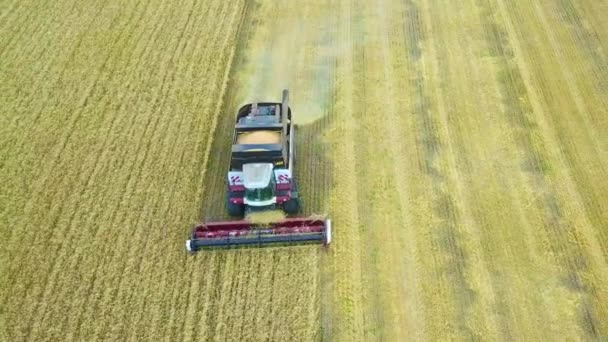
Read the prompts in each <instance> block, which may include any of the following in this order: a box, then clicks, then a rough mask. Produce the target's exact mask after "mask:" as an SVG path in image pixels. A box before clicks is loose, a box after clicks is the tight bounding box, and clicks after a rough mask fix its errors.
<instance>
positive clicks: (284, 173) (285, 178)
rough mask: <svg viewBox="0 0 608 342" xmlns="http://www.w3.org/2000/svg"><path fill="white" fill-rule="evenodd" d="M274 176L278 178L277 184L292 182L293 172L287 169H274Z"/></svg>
mask: <svg viewBox="0 0 608 342" xmlns="http://www.w3.org/2000/svg"><path fill="white" fill-rule="evenodd" d="M274 177H275V179H276V180H277V184H288V183H291V172H290V171H289V170H287V169H278V170H274Z"/></svg>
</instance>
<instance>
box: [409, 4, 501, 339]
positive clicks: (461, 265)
mask: <svg viewBox="0 0 608 342" xmlns="http://www.w3.org/2000/svg"><path fill="white" fill-rule="evenodd" d="M460 11H461V8H460V7H458V4H452V6H442V5H437V7H435V6H433V5H429V4H425V5H423V6H421V12H422V13H423V16H424V19H423V24H424V25H425V26H426V27H428V31H429V34H428V36H425V39H426V40H428V42H424V41H423V42H422V44H423V52H424V51H426V49H428V59H429V62H428V63H429V64H428V69H426V68H427V67H426V66H424V67H425V69H426V73H427V75H428V77H429V79H428V81H429V83H430V84H431V87H432V88H429V89H426V87H425V85H426V82H423V81H422V80H423V79H424V76H421V75H420V74H418V75H417V76H415V78H414V80H415V81H414V84H413V85H414V89H415V98H416V99H417V102H418V103H417V106H418V108H416V110H415V111H414V113H415V115H416V117H417V119H416V122H417V124H416V126H417V127H418V128H417V129H416V130H419V131H420V132H421V133H419V134H420V135H419V138H418V140H419V142H420V144H421V145H422V146H421V151H422V156H421V158H422V165H421V166H422V168H421V171H422V172H423V173H424V174H425V175H426V179H427V180H426V181H427V182H428V183H427V184H428V187H429V188H430V191H429V192H430V194H428V195H427V198H428V200H430V202H429V203H428V204H427V206H428V210H430V213H431V215H432V216H431V217H432V218H433V220H432V221H431V222H433V223H431V225H429V226H428V227H427V229H429V228H430V229H431V230H430V231H429V232H428V233H427V234H430V235H429V236H428V238H427V239H430V240H429V241H428V242H427V243H430V244H431V246H430V250H432V251H435V252H436V253H438V254H439V255H438V256H436V258H437V259H435V260H436V261H435V263H436V264H435V265H431V267H432V269H436V272H437V274H436V277H438V278H439V279H437V280H436V281H439V283H438V284H437V285H436V287H438V288H437V291H438V293H437V294H430V295H431V297H430V300H432V301H433V302H435V301H437V300H438V299H439V298H442V297H447V298H450V301H448V302H446V305H449V303H450V302H451V303H453V304H454V306H453V307H449V306H448V307H445V308H443V310H442V309H439V308H435V309H434V310H433V313H434V314H435V316H434V317H433V318H434V319H433V320H431V318H430V317H429V324H428V325H427V329H428V331H427V333H428V334H430V335H431V336H437V335H436V334H437V333H438V332H439V331H441V330H438V329H441V328H440V327H441V326H442V325H444V324H448V326H449V327H450V328H449V330H450V331H451V333H448V332H447V331H446V332H444V333H446V334H448V335H442V336H444V337H448V336H466V338H470V339H475V338H476V336H477V332H476V331H475V329H474V327H473V324H474V322H475V320H474V319H473V317H472V315H473V310H474V308H475V306H476V305H479V304H478V300H479V292H478V291H479V288H477V287H475V285H474V284H472V283H471V279H469V277H468V274H470V273H471V272H473V269H472V267H473V266H479V267H482V270H480V272H482V274H485V273H486V271H485V270H483V262H482V263H481V264H473V263H476V262H477V261H474V260H475V259H476V258H473V259H472V258H471V252H470V251H469V250H468V249H466V245H467V242H468V236H469V235H473V234H472V232H474V231H476V230H478V229H479V228H478V227H476V222H475V219H474V217H471V216H472V215H473V214H472V213H469V212H468V209H467V207H468V204H467V200H466V197H464V189H463V187H464V185H463V184H462V177H463V175H462V173H461V171H459V165H460V163H464V164H465V165H466V163H467V161H466V160H464V161H463V159H462V158H463V157H464V156H465V154H464V152H462V147H463V145H462V141H461V140H462V139H464V137H465V136H466V135H463V133H462V132H461V131H460V130H459V124H460V122H459V121H460V120H462V118H460V117H459V114H460V113H458V112H459V111H461V110H462V107H463V104H462V103H459V102H456V101H455V99H456V98H460V97H461V96H462V95H461V94H453V93H452V92H454V91H456V92H460V91H462V90H461V89H460V88H459V86H458V85H457V86H456V87H457V90H454V89H452V88H450V87H451V86H453V85H455V84H457V83H456V80H457V79H458V78H457V76H454V75H453V74H452V73H451V70H453V69H452V66H451V64H452V63H455V64H458V63H460V62H461V61H460V60H458V59H462V58H463V57H461V56H463V55H462V53H466V51H458V53H456V52H450V51H448V50H447V49H448V46H450V43H451V42H452V41H453V34H455V32H456V31H454V30H452V31H450V29H447V27H448V26H450V25H449V24H448V23H451V25H454V24H453V23H454V22H461V20H462V19H461V18H459V17H458V16H460ZM448 12H449V13H450V15H447V14H446V13H448ZM444 24H445V25H444ZM444 27H446V28H444ZM413 52H416V50H413ZM424 53H425V52H424ZM425 54H426V53H425ZM412 57H415V54H414V55H412ZM426 59H427V57H425V58H424V59H423V60H426ZM423 65H426V62H425V63H424V64H423ZM414 67H415V66H414ZM415 68H416V67H415ZM414 70H416V69H414ZM417 72H418V73H420V71H417ZM425 76H426V75H425ZM459 76H460V75H459ZM463 80H464V81H466V80H467V78H466V77H465V79H463ZM433 88H434V89H433ZM427 92H428V95H427ZM432 104H435V105H434V106H433V105H432ZM456 156H458V157H459V159H458V160H457V159H456ZM427 220H428V219H427ZM429 223H430V222H429ZM429 223H426V224H427V225H428V224H429ZM473 241H474V240H473ZM485 277H486V279H487V275H486V276H485ZM491 291H492V292H494V290H491ZM427 300H428V299H427ZM434 305H437V304H436V303H434ZM442 312H445V314H443V317H445V319H446V320H447V321H446V322H441V321H440V320H439V318H440V317H442V314H441V313H442ZM437 314H439V316H436V315H437ZM429 316H430V315H429ZM482 324H483V323H482ZM481 327H483V326H481Z"/></svg>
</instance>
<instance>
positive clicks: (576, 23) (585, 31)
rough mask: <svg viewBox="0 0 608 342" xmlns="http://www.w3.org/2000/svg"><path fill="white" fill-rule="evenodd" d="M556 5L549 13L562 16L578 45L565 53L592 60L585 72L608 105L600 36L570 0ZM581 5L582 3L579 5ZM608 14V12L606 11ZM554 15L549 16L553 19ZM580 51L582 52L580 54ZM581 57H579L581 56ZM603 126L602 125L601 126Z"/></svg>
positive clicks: (606, 70) (607, 80)
mask: <svg viewBox="0 0 608 342" xmlns="http://www.w3.org/2000/svg"><path fill="white" fill-rule="evenodd" d="M553 5H554V6H552V7H550V8H549V13H551V14H553V13H557V14H559V16H560V19H561V21H560V23H561V22H563V23H565V24H566V25H563V27H565V28H566V29H567V32H568V33H569V34H570V38H572V42H571V44H572V45H574V46H576V47H577V49H564V53H565V54H570V55H577V56H580V57H583V58H585V60H588V61H590V62H591V63H589V64H591V68H590V72H585V74H587V75H589V76H590V77H591V79H593V80H595V82H596V83H595V85H596V88H595V90H596V91H597V95H599V96H600V97H601V98H602V99H603V104H604V106H606V105H608V103H606V102H607V101H608V96H606V92H605V89H608V58H607V56H606V52H604V51H603V50H602V46H601V43H602V41H601V40H600V37H599V36H598V35H597V33H596V32H593V31H591V30H592V27H591V26H590V25H589V23H588V22H587V21H586V20H584V19H583V17H582V16H581V14H580V13H579V10H577V8H576V5H575V4H574V3H573V2H572V1H570V0H559V1H556V2H555V3H554V4H553ZM579 6H581V5H579ZM606 14H608V13H606ZM552 17H553V16H549V19H551V18H552ZM579 51H580V52H582V54H580V55H579ZM580 57H579V58H580ZM587 113H588V114H591V116H592V118H593V119H594V120H593V121H594V122H597V121H599V122H600V123H603V124H604V127H606V124H608V122H607V121H605V120H604V121H603V122H602V121H600V120H599V119H601V118H598V117H593V112H592V111H591V112H587ZM600 127H601V126H600Z"/></svg>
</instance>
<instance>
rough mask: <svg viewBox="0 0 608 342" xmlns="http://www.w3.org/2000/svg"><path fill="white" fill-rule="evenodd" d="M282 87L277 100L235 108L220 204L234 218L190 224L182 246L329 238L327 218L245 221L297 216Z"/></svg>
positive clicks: (290, 130)
mask: <svg viewBox="0 0 608 342" xmlns="http://www.w3.org/2000/svg"><path fill="white" fill-rule="evenodd" d="M288 100H289V93H288V91H287V90H283V101H282V103H274V102H264V103H252V104H247V105H244V106H243V107H241V109H240V110H239V111H238V114H237V118H236V126H235V129H234V136H233V139H232V155H231V158H230V170H229V171H228V193H227V196H226V206H227V209H228V213H229V214H230V215H231V216H236V217H239V218H241V219H240V220H237V221H223V222H207V223H203V224H199V225H197V226H195V227H194V228H193V230H192V237H191V238H190V240H187V241H186V249H187V250H188V251H190V252H196V251H198V250H200V249H203V248H210V247H230V246H239V245H257V246H265V245H273V244H295V243H323V244H324V245H326V246H327V245H329V243H330V242H331V220H330V219H329V218H318V217H309V218H299V217H292V218H285V219H282V220H279V221H277V222H271V223H267V224H259V223H253V222H251V221H249V220H247V219H242V218H243V216H245V217H247V216H248V215H249V214H251V213H255V212H262V211H271V210H279V209H280V210H282V211H283V212H285V214H287V215H294V214H297V213H298V212H299V210H300V199H299V194H298V189H297V186H296V181H295V179H294V177H293V176H294V165H295V157H294V156H295V126H294V124H293V122H292V120H291V109H290V108H289V105H288Z"/></svg>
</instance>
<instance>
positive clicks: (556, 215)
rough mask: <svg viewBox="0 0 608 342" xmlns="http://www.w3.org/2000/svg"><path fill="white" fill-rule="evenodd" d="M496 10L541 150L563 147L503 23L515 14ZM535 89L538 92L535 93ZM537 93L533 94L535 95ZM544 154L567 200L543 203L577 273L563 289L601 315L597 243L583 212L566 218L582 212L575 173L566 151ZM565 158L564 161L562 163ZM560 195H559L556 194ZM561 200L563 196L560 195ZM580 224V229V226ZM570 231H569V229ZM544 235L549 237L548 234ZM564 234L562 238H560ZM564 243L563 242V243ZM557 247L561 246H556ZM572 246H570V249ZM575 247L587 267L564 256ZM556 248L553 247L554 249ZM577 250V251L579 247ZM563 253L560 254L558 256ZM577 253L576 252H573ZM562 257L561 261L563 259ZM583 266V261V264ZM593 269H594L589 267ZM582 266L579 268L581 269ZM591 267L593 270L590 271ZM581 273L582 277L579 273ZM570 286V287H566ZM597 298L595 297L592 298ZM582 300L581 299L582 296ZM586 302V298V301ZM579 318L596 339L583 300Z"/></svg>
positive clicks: (513, 38) (518, 43)
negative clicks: (592, 302) (579, 294)
mask: <svg viewBox="0 0 608 342" xmlns="http://www.w3.org/2000/svg"><path fill="white" fill-rule="evenodd" d="M498 8H499V9H500V12H501V15H502V16H503V18H505V19H506V25H505V28H506V30H507V32H508V35H509V38H510V40H511V41H512V44H513V49H514V54H515V57H516V58H515V60H516V62H517V65H518V67H519V69H520V70H521V73H522V78H523V81H524V83H525V84H526V87H527V89H528V97H529V99H530V103H531V105H532V108H533V110H534V113H535V114H536V120H537V122H538V124H539V127H540V128H541V130H540V131H541V132H542V133H543V139H545V141H546V142H547V144H546V145H545V146H547V147H549V146H567V145H564V144H563V143H558V141H560V133H559V132H558V131H555V129H557V128H558V127H559V126H558V127H555V126H554V125H555V123H554V122H553V123H549V122H551V121H552V118H550V117H548V116H547V114H545V108H548V109H549V110H550V109H551V106H548V105H547V104H545V103H543V102H542V100H541V99H539V96H543V100H544V98H546V96H547V94H546V93H545V92H543V91H542V90H546V91H550V89H551V87H549V86H548V85H546V83H542V82H543V81H544V80H543V79H542V76H541V79H540V80H538V79H535V78H534V77H535V76H536V77H538V76H537V75H535V74H534V73H533V70H530V67H531V66H532V67H535V68H539V65H538V64H536V63H539V62H538V61H535V60H534V59H530V60H531V61H532V63H530V64H528V63H526V60H528V59H524V58H522V54H524V53H526V52H528V53H531V52H530V51H526V50H522V49H523V48H524V47H527V46H526V45H525V44H529V43H528V42H526V40H525V38H522V39H521V40H520V39H517V38H518V37H517V32H516V31H515V29H514V28H513V26H511V25H509V21H508V20H507V19H510V18H509V16H508V14H507V13H512V14H513V15H517V10H516V9H513V8H509V9H508V11H507V8H506V6H505V5H504V4H503V3H502V2H500V1H499V2H498ZM522 17H523V18H525V15H524V16H522ZM535 82H541V83H535ZM537 84H540V85H542V86H536V85H537ZM537 89H538V90H537ZM535 90H537V91H539V92H538V93H537V91H535ZM547 120H549V122H547ZM546 151H547V153H549V154H550V155H551V157H552V158H553V160H555V162H556V165H557V167H555V168H552V169H551V171H552V172H555V173H556V174H555V176H553V177H556V178H557V179H558V182H555V181H553V182H552V183H553V184H554V186H555V187H556V188H558V189H560V190H561V191H563V192H564V194H568V197H567V199H566V200H561V204H560V199H559V198H558V199H551V198H549V199H550V200H549V201H548V202H547V203H546V206H548V210H550V211H549V213H548V216H547V220H548V221H547V223H546V224H547V225H548V226H549V227H552V226H555V227H557V228H558V229H557V233H560V234H562V235H561V236H563V242H562V241H557V242H556V244H557V246H558V247H557V248H559V250H560V251H562V252H560V254H561V255H564V257H565V258H571V259H570V260H565V261H563V260H562V261H563V262H565V263H566V265H569V267H571V268H574V269H576V271H577V272H579V274H578V275H577V274H576V273H570V274H571V276H568V277H567V278H566V279H565V284H564V285H565V286H567V287H569V288H570V287H571V286H573V287H571V288H570V290H572V291H574V292H579V291H585V290H589V291H591V292H590V293H591V294H592V295H593V297H592V298H595V304H596V305H595V308H596V310H601V311H604V310H605V309H604V308H601V307H598V306H597V304H599V303H601V297H599V296H601V291H602V290H601V285H600V287H599V289H598V290H599V291H597V290H594V289H593V287H587V286H591V283H590V282H594V281H597V282H596V283H595V285H594V287H595V286H598V284H602V283H603V282H602V281H601V280H599V279H598V280H596V279H597V278H598V277H599V278H600V279H601V278H603V277H605V276H606V274H605V271H602V270H605V269H606V267H605V261H604V260H603V259H602V256H601V255H602V253H601V252H600V253H599V255H598V252H597V250H598V248H599V246H598V244H597V241H596V239H595V238H594V237H592V236H590V235H589V232H588V231H587V229H586V228H583V227H593V226H592V225H591V224H590V222H589V221H588V219H587V218H586V214H585V212H584V211H583V212H582V215H581V216H580V217H578V218H577V217H573V216H572V214H566V213H571V212H572V211H571V210H572V206H576V207H579V206H583V208H584V204H583V203H582V202H581V198H580V197H579V196H580V193H579V191H580V190H579V189H577V188H576V187H577V185H576V183H575V182H573V179H572V176H571V175H570V172H571V170H572V171H575V172H576V169H573V167H574V166H573V165H572V164H570V163H569V160H571V159H570V157H569V155H568V150H567V149H563V148H561V149H559V150H557V151H556V150H550V149H547V150H546ZM565 158H567V159H565ZM560 195H561V194H560ZM562 196H563V195H562ZM561 205H563V210H562V209H560V206H561ZM577 221H579V222H580V223H574V224H575V226H573V225H572V224H573V222H577ZM581 224H582V226H581ZM569 227H570V228H569ZM552 231H555V230H554V229H552ZM548 234H552V233H551V232H550V233H548ZM564 234H566V235H564ZM573 236H574V237H575V239H576V240H574V241H573V240H572V238H573ZM566 241H567V242H566ZM564 242H566V244H564ZM560 244H561V245H562V246H560ZM573 244H574V245H573ZM577 244H580V246H585V247H586V248H585V252H584V254H586V255H587V256H588V259H587V260H588V261H590V263H589V264H587V263H584V264H580V262H581V261H583V260H585V259H582V260H581V259H580V257H576V256H575V257H572V256H570V255H569V254H568V251H569V248H570V249H571V248H576V247H575V246H577ZM554 248H556V247H554ZM579 248H580V247H579ZM580 251H581V252H580V253H583V252H582V249H581V250H580ZM562 253H563V254H562ZM577 253H578V252H577ZM564 257H562V259H563V258H564ZM583 262H584V261H583ZM592 265H594V266H592ZM581 266H582V268H581ZM592 267H593V268H592ZM580 272H582V274H581V273H580ZM583 279H584V280H585V282H586V283H587V284H586V285H584V286H583V284H582V283H580V282H579V281H580V280H583ZM568 284H571V285H568ZM596 296H598V297H596ZM583 298H584V295H583ZM589 299H590V298H589ZM578 314H579V315H581V317H582V320H581V322H580V323H579V324H580V327H581V328H582V331H583V333H585V334H591V335H596V334H597V326H596V324H595V323H593V322H594V321H596V318H594V317H593V316H594V314H593V313H592V311H591V309H590V308H589V307H588V301H587V300H583V302H582V307H581V311H579V313H578ZM598 316H601V315H600V314H598Z"/></svg>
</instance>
